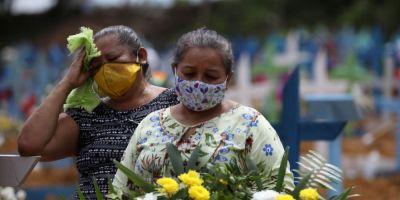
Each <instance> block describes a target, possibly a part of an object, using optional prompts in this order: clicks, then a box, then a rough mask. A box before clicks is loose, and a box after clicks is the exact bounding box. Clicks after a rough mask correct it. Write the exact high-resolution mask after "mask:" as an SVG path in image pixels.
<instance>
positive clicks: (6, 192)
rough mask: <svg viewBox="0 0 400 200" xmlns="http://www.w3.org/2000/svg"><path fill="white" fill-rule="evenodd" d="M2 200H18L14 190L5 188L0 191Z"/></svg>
mask: <svg viewBox="0 0 400 200" xmlns="http://www.w3.org/2000/svg"><path fill="white" fill-rule="evenodd" d="M0 199H4V200H17V198H16V197H15V193H14V188H12V187H5V188H1V189H0Z"/></svg>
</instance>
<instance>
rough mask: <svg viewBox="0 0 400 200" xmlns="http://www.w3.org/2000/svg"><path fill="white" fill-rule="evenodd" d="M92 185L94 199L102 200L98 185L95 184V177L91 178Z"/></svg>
mask: <svg viewBox="0 0 400 200" xmlns="http://www.w3.org/2000/svg"><path fill="white" fill-rule="evenodd" d="M93 184H94V191H95V193H96V199H97V200H103V199H104V198H103V194H102V193H101V191H100V187H99V185H98V184H97V181H96V178H95V177H93Z"/></svg>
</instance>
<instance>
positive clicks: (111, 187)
mask: <svg viewBox="0 0 400 200" xmlns="http://www.w3.org/2000/svg"><path fill="white" fill-rule="evenodd" d="M107 184H108V191H109V192H110V193H115V188H114V186H113V184H112V181H111V179H110V178H109V179H108V180H107Z"/></svg>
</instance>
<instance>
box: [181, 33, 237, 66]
mask: <svg viewBox="0 0 400 200" xmlns="http://www.w3.org/2000/svg"><path fill="white" fill-rule="evenodd" d="M193 47H200V48H212V49H216V50H218V51H219V52H220V54H221V57H222V62H223V64H224V66H225V69H226V72H227V73H230V72H232V66H233V53H232V47H231V43H230V42H229V41H228V40H227V39H225V38H224V37H223V36H221V35H219V34H218V33H217V32H216V31H213V30H209V29H207V28H200V29H197V30H194V31H190V32H188V33H185V34H184V35H182V36H181V37H180V38H179V40H178V42H177V44H176V49H175V55H174V59H173V62H174V63H176V64H177V63H179V62H180V61H181V60H182V58H183V56H184V55H185V53H186V51H187V50H188V49H190V48H193Z"/></svg>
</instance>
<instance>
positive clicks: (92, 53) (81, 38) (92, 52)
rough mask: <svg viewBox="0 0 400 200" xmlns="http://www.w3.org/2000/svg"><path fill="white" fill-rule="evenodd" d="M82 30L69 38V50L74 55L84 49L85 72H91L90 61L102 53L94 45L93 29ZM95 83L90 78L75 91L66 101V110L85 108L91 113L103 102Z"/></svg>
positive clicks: (83, 28) (82, 28)
mask: <svg viewBox="0 0 400 200" xmlns="http://www.w3.org/2000/svg"><path fill="white" fill-rule="evenodd" d="M80 30H81V32H80V33H78V34H75V35H71V36H69V37H68V38H67V41H68V44H67V48H68V50H69V51H70V53H71V54H72V53H74V52H76V50H78V49H79V48H80V47H84V48H85V51H86V54H85V58H84V60H83V70H89V64H90V61H91V60H92V59H93V58H95V57H98V56H100V55H101V52H100V51H99V50H98V49H97V47H96V45H95V44H94V41H93V31H92V29H90V28H86V27H81V29H80ZM93 83H94V80H93V78H91V77H89V78H88V79H87V80H86V82H85V83H84V84H83V85H82V86H80V87H78V88H75V89H73V90H72V91H71V92H70V93H69V95H68V97H67V100H66V101H65V104H64V110H67V109H69V108H83V109H85V110H86V111H87V112H90V113H91V112H92V111H93V110H94V109H95V108H96V107H97V106H98V105H99V104H100V102H101V100H100V97H99V95H98V94H97V92H96V91H94V89H93Z"/></svg>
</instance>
